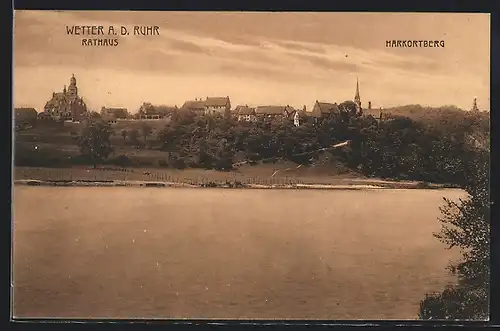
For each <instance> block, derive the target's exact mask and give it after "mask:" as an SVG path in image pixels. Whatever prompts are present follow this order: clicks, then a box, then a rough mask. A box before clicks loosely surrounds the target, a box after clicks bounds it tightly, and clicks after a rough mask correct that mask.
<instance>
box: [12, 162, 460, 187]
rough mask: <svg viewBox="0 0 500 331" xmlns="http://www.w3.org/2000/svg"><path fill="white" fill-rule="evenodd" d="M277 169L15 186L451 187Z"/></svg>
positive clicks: (83, 175)
mask: <svg viewBox="0 0 500 331" xmlns="http://www.w3.org/2000/svg"><path fill="white" fill-rule="evenodd" d="M275 172H276V170H275V169H274V168H269V169H266V168H264V167H257V168H256V167H249V168H243V169H239V170H238V171H233V172H220V171H213V170H204V169H186V170H173V169H146V168H116V169H115V168H97V169H93V168H31V167H16V168H15V169H14V184H19V185H32V186H62V187H64V186H86V187H88V186H110V187H113V186H120V187H123V186H125V187H127V186H131V187H170V188H232V189H236V188H248V189H344V190H345V189H384V188H386V189H439V188H450V186H449V185H441V184H432V183H425V182H417V181H391V180H382V179H378V178H366V177H362V176H356V175H353V174H348V175H342V174H339V175H329V174H317V173H316V174H310V173H306V174H298V173H295V174H290V173H287V174H283V173H278V174H277V175H273V174H275Z"/></svg>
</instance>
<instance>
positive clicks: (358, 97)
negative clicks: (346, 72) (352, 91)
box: [354, 77, 361, 111]
mask: <svg viewBox="0 0 500 331" xmlns="http://www.w3.org/2000/svg"><path fill="white" fill-rule="evenodd" d="M354 102H355V103H356V106H357V108H358V111H360V110H361V97H360V96H359V80H358V77H356V95H355V96H354Z"/></svg>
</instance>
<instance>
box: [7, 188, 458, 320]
mask: <svg viewBox="0 0 500 331" xmlns="http://www.w3.org/2000/svg"><path fill="white" fill-rule="evenodd" d="M443 196H447V197H449V198H454V199H455V198H458V197H463V196H464V193H463V192H461V191H458V190H366V191H332V190H324V191H321V190H317V191H316V190H224V189H220V190H219V189H207V190H203V189H154V188H116V187H112V188H106V187H99V188H93V187H89V188H85V187H62V188H61V187H29V186H15V188H14V201H15V203H14V223H13V224H14V240H13V244H14V256H13V263H14V266H13V272H14V273H13V282H14V293H13V295H14V300H13V301H14V302H13V303H14V315H15V316H16V317H73V318H79V317H81V318H83V317H85V318H88V317H94V318H101V317H104V318H134V317H145V318H265V319H284V318H290V319H308V318H314V319H414V318H416V317H417V314H418V307H419V301H420V300H421V299H423V297H424V295H425V293H426V292H431V291H440V290H441V289H442V288H443V287H444V286H445V285H446V284H447V283H448V282H449V281H452V279H451V278H450V276H448V274H447V272H446V271H445V267H446V266H447V264H448V262H449V260H450V259H451V258H454V257H457V256H458V255H457V253H456V252H453V251H448V250H446V249H445V247H444V246H443V245H442V244H441V243H440V242H439V241H438V240H437V239H435V238H434V237H433V236H432V233H433V232H435V231H438V230H439V227H440V225H439V222H438V221H437V217H438V216H439V206H441V205H442V202H443V201H442V197H443Z"/></svg>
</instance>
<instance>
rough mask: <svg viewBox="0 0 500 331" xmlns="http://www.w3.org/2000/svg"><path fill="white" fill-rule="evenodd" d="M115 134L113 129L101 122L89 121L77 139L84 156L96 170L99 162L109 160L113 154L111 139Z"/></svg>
mask: <svg viewBox="0 0 500 331" xmlns="http://www.w3.org/2000/svg"><path fill="white" fill-rule="evenodd" d="M112 134H113V130H111V127H110V126H109V125H108V124H106V123H104V122H101V121H88V122H87V123H86V124H85V126H84V127H83V129H82V132H81V133H80V136H79V137H78V139H77V145H78V146H79V147H80V151H81V153H82V155H83V156H84V157H86V158H88V160H89V161H91V162H92V164H93V165H94V168H96V167H97V163H98V162H102V161H104V160H106V159H107V158H108V156H109V155H110V154H111V153H112V152H113V147H112V146H111V142H110V137H111V135H112Z"/></svg>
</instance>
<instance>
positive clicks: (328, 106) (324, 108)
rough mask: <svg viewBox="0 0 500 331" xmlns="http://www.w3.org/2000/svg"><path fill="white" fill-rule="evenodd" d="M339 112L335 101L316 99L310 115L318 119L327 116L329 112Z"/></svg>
mask: <svg viewBox="0 0 500 331" xmlns="http://www.w3.org/2000/svg"><path fill="white" fill-rule="evenodd" d="M339 113H340V109H339V106H338V105H337V103H330V102H320V101H318V100H316V102H315V103H314V106H313V108H312V111H311V114H310V115H311V117H312V118H314V119H315V121H318V120H322V119H325V118H327V117H329V116H330V115H331V114H339Z"/></svg>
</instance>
